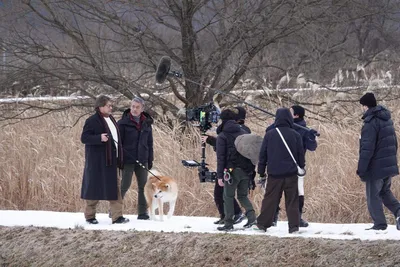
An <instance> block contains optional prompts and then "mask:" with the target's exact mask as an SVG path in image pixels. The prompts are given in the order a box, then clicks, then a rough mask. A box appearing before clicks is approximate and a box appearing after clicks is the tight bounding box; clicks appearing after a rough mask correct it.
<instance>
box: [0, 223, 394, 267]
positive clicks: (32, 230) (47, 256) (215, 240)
mask: <svg viewBox="0 0 400 267" xmlns="http://www.w3.org/2000/svg"><path fill="white" fill-rule="evenodd" d="M399 251H400V242H398V241H371V242H366V241H359V240H353V241H340V240H327V239H305V238H275V237H268V236H265V237H264V236H244V235H243V236H242V235H231V234H193V233H177V234H173V233H155V232H135V231H128V232H124V231H89V230H80V229H71V230H60V229H55V228H36V227H0V266H1V267H3V266H400V253H399Z"/></svg>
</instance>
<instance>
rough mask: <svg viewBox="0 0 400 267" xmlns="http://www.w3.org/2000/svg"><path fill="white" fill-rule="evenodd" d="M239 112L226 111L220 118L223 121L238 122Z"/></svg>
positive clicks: (233, 110)
mask: <svg viewBox="0 0 400 267" xmlns="http://www.w3.org/2000/svg"><path fill="white" fill-rule="evenodd" d="M238 113H239V111H238V110H237V109H229V108H227V109H224V110H223V111H222V112H221V115H219V118H220V119H221V120H222V121H229V120H234V121H235V120H236V118H237V116H238Z"/></svg>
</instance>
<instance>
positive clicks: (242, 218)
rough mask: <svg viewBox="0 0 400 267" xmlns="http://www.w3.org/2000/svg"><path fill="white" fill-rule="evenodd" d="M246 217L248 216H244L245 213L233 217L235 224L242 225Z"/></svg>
mask: <svg viewBox="0 0 400 267" xmlns="http://www.w3.org/2000/svg"><path fill="white" fill-rule="evenodd" d="M245 217H246V216H244V214H243V213H239V214H236V215H235V216H234V217H233V224H238V223H241V222H242V221H243V220H244V218H245Z"/></svg>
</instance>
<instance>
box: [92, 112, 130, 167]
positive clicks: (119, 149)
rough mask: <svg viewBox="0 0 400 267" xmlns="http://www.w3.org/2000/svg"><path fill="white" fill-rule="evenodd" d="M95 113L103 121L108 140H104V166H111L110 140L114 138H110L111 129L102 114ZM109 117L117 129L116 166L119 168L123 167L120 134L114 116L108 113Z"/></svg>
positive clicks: (112, 140)
mask: <svg viewBox="0 0 400 267" xmlns="http://www.w3.org/2000/svg"><path fill="white" fill-rule="evenodd" d="M97 115H98V116H99V118H100V120H101V122H102V123H103V126H104V129H105V131H106V132H107V133H108V141H107V142H106V166H111V165H112V155H111V153H112V142H114V139H113V138H112V134H111V131H110V129H109V128H108V124H107V122H106V120H105V119H104V116H103V114H101V113H100V112H99V111H98V112H97ZM109 118H110V119H111V121H112V122H113V123H114V126H115V128H116V129H117V134H118V148H117V149H118V158H117V167H118V168H120V169H123V162H124V155H123V150H122V140H121V134H120V133H119V127H118V124H117V122H116V120H115V119H114V117H113V116H111V115H110V117H109ZM114 145H115V144H114Z"/></svg>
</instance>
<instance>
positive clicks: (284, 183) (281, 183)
mask: <svg viewBox="0 0 400 267" xmlns="http://www.w3.org/2000/svg"><path fill="white" fill-rule="evenodd" d="M297 180H298V177H297V175H292V176H288V177H285V178H274V177H271V176H269V177H268V182H267V188H266V189H265V194H264V199H263V201H262V204H261V213H260V215H259V216H258V218H257V224H258V225H260V226H262V227H264V228H269V227H271V226H272V223H273V221H274V215H275V211H276V207H277V206H278V204H279V200H280V198H281V196H282V193H285V206H286V214H287V217H288V221H289V230H290V229H295V228H298V227H299V224H300V212H299V192H298V188H297Z"/></svg>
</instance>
